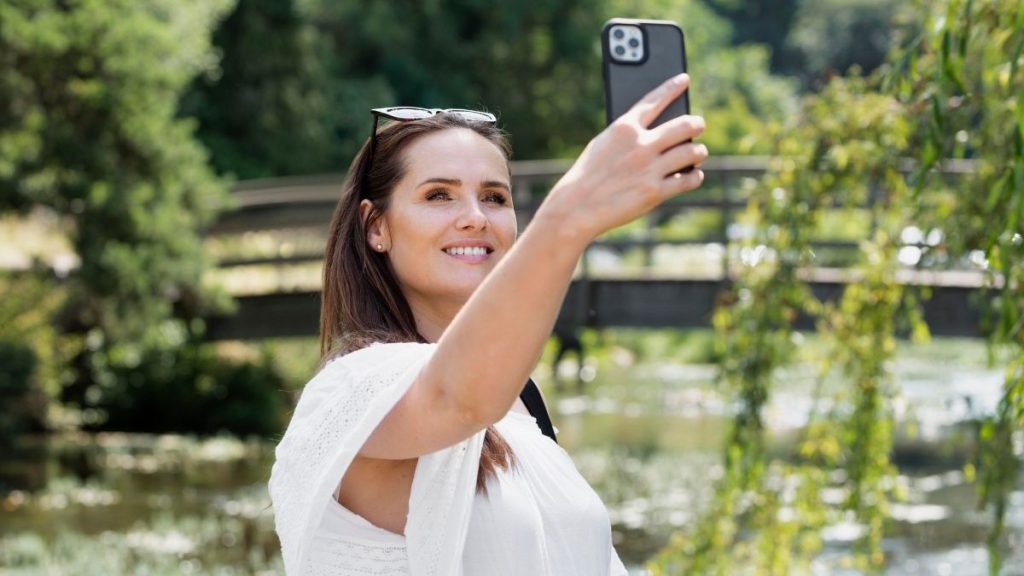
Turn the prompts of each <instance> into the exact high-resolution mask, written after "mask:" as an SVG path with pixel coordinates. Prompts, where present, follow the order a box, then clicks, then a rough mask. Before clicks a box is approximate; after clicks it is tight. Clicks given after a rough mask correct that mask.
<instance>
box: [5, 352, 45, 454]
mask: <svg viewBox="0 0 1024 576" xmlns="http://www.w3.org/2000/svg"><path fill="white" fill-rule="evenodd" d="M38 362H39V361H38V360H37V359H36V356H35V353H33V351H32V348H30V347H28V346H26V345H25V344H15V343H13V342H2V341H0V366H3V367H4V369H3V371H2V372H0V446H9V445H10V444H11V443H12V440H13V438H14V437H15V436H17V435H18V434H20V433H22V432H25V431H27V430H28V429H29V428H31V427H32V425H33V424H36V426H38V425H39V423H40V422H41V421H42V420H43V416H44V414H42V412H44V411H43V410H40V408H45V406H46V403H45V402H41V403H40V402H35V403H33V401H32V400H33V398H32V395H31V393H32V391H33V382H32V380H33V376H34V375H35V372H36V370H37V365H38ZM36 398H37V399H38V395H37V396H36ZM33 404H35V406H33Z"/></svg>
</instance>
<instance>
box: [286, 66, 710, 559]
mask: <svg viewBox="0 0 1024 576" xmlns="http://www.w3.org/2000/svg"><path fill="white" fill-rule="evenodd" d="M687 86H688V79H687V78H686V77H685V76H679V77H676V78H673V79H671V80H669V81H668V82H666V83H665V84H664V85H663V86H661V87H660V88H658V89H657V90H655V91H654V92H652V93H651V94H649V95H648V96H647V97H646V98H645V99H643V100H642V101H641V102H639V103H638V104H637V105H636V106H635V107H634V108H633V109H632V110H631V111H630V112H628V113H627V114H625V115H623V116H622V117H621V118H619V119H618V120H617V121H616V122H615V123H613V124H612V125H611V126H610V127H609V128H608V129H607V130H605V131H604V132H602V133H601V134H600V135H598V136H597V137H596V138H594V140H592V141H591V142H590V144H589V145H588V146H587V148H586V150H584V152H583V154H582V155H581V156H580V158H579V159H578V161H577V162H576V163H575V164H574V165H573V167H572V168H571V169H570V170H569V172H568V173H567V174H566V175H565V177H564V178H563V179H562V180H560V181H559V182H558V184H557V185H556V186H555V187H554V189H553V190H552V191H551V193H550V194H549V195H548V197H547V198H546V199H545V201H544V203H543V205H542V206H541V207H540V208H539V209H538V210H537V212H536V214H535V216H534V219H533V222H532V223H531V225H530V227H529V228H528V229H527V230H526V232H525V233H524V234H523V236H522V238H520V239H518V240H517V239H516V230H517V228H516V219H515V211H514V210H513V206H512V199H511V195H510V193H509V192H510V190H509V181H510V178H509V166H508V159H509V155H510V152H509V148H508V144H507V142H506V140H505V138H504V136H503V134H502V133H501V131H500V130H498V129H497V128H496V127H495V126H494V117H493V116H490V115H489V114H486V113H480V112H473V111H466V110H449V111H440V110H426V109H418V108H391V109H378V110H374V118H375V127H374V133H373V135H372V137H371V138H370V139H369V141H368V142H367V143H366V145H364V146H363V149H362V150H361V151H360V153H359V154H358V155H357V156H356V158H355V160H354V161H353V164H352V167H351V170H350V171H349V176H348V179H347V181H346V184H345V187H344V189H343V191H342V196H341V198H340V200H339V203H338V207H337V210H336V211H335V215H334V220H333V223H332V225H331V232H330V238H329V240H328V245H327V249H326V254H325V259H324V261H325V264H324V275H323V294H322V307H321V331H320V334H321V357H322V364H321V367H320V370H319V372H318V373H317V374H316V375H315V376H314V377H313V379H312V380H310V382H309V383H308V384H307V385H306V387H305V388H304V390H303V393H302V397H301V399H300V400H299V403H298V405H297V406H296V409H295V413H294V415H293V417H292V421H291V423H290V424H289V427H288V430H287V432H286V434H285V436H284V438H283V439H282V441H281V443H280V444H279V445H278V448H277V452H276V456H277V461H276V462H275V464H274V468H273V471H272V475H271V480H270V492H271V497H272V499H273V505H274V514H275V522H276V526H277V531H278V535H279V536H280V539H281V545H282V550H283V556H284V561H285V566H286V569H287V571H288V572H289V573H291V574H357V573H358V574H364V573H373V574H412V575H419V574H437V575H449V574H498V575H503V574H507V575H514V574H559V575H561V574H588V575H589V574H624V573H625V569H624V568H623V566H622V563H621V562H620V561H619V558H618V555H617V554H616V553H615V550H614V548H613V547H612V543H611V530H610V525H609V521H608V514H607V511H606V510H605V508H604V505H603V504H602V503H601V501H600V499H599V498H598V497H597V495H596V494H595V493H594V491H593V490H592V489H591V488H590V486H589V485H588V484H587V482H586V481H585V480H584V479H583V478H582V477H581V476H580V474H579V473H578V472H577V471H576V468H575V467H574V465H573V463H572V461H571V460H570V459H569V457H568V455H567V454H566V453H565V452H564V451H563V450H561V449H560V448H559V447H558V446H557V444H556V443H555V442H554V433H553V432H552V430H551V428H550V422H549V420H548V418H547V412H546V410H544V408H543V402H542V401H540V398H539V394H538V393H537V391H536V387H534V386H533V384H532V382H529V381H528V378H529V375H530V372H531V371H532V370H533V368H534V366H535V364H536V362H537V360H538V358H539V357H540V353H541V350H542V347H543V345H544V343H545V341H546V339H547V337H548V335H549V333H550V331H551V329H552V327H553V325H554V321H555V318H556V316H557V314H558V311H559V308H560V306H561V303H562V300H563V299H564V297H565V293H566V290H567V289H568V285H569V282H570V280H571V277H572V272H573V269H574V268H575V266H576V262H577V260H578V258H579V257H580V255H581V254H582V252H583V250H584V249H585V248H586V246H587V244H588V243H589V242H590V241H591V240H593V239H594V238H595V237H596V236H598V235H599V234H601V233H602V232H604V231H606V230H608V229H610V228H613V227H615V226H618V225H620V224H623V223H625V222H628V221H630V220H632V219H634V218H636V217H638V216H640V215H642V214H644V213H646V212H647V211H649V210H650V209H651V208H653V207H654V206H656V205H657V204H659V203H660V202H662V201H664V200H666V199H668V198H670V197H672V196H674V195H676V194H679V193H682V192H686V191H689V190H692V189H694V188H696V187H697V186H699V185H700V183H701V182H702V181H703V173H702V172H701V171H700V170H699V169H695V170H693V171H692V172H690V173H687V174H680V173H679V170H680V169H681V168H682V167H685V166H690V165H698V166H699V165H700V163H701V162H703V161H704V159H705V158H706V157H707V150H706V148H704V146H702V145H700V144H696V143H692V142H688V141H689V140H692V139H693V138H695V137H697V136H699V135H700V134H701V132H702V131H703V128H704V124H703V120H702V119H700V118H699V117H694V116H683V117H680V118H678V119H676V120H673V121H670V122H667V123H665V124H662V125H660V126H658V127H657V128H652V129H648V128H647V127H648V126H649V125H650V123H651V122H652V121H653V120H654V118H656V117H657V116H658V115H659V113H660V112H661V111H662V110H663V109H664V108H665V107H666V106H667V105H668V104H669V103H670V102H671V101H672V100H674V99H675V98H677V97H679V95H680V94H682V93H683V91H684V90H685V89H686V88H687ZM379 116H385V117H388V118H391V119H393V120H398V121H397V122H394V123H391V124H388V125H386V126H384V127H383V128H382V129H381V130H380V131H379V132H378V131H377V129H376V120H377V118H378V117H379ZM581 207H586V210H582V209H581ZM524 383H525V386H524ZM528 406H529V407H528Z"/></svg>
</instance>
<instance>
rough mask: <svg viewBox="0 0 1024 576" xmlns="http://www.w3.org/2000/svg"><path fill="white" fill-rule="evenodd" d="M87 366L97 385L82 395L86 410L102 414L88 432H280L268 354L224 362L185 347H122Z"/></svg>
mask: <svg viewBox="0 0 1024 576" xmlns="http://www.w3.org/2000/svg"><path fill="white" fill-rule="evenodd" d="M92 361H93V364H94V369H96V370H95V372H96V373H97V374H98V375H99V377H97V382H98V384H97V385H95V386H94V387H93V388H92V389H91V390H88V391H87V392H86V394H85V406H84V407H85V408H91V409H95V410H97V411H99V413H100V414H101V415H102V417H101V418H100V420H99V422H98V423H97V424H96V425H94V426H93V428H97V429H103V430H118V431H131V432H154V433H158V432H182V433H198V434H212V433H217V432H231V433H234V434H241V435H244V434H257V435H261V436H270V435H274V434H277V433H280V431H281V429H282V424H283V411H284V407H285V393H284V392H283V388H284V378H283V377H282V376H281V375H280V374H279V372H278V370H277V369H276V367H275V366H274V364H273V361H272V359H271V358H270V356H269V355H267V354H264V355H262V356H261V357H260V358H259V359H258V360H256V361H250V360H235V359H228V358H224V357H221V356H219V355H218V354H217V353H216V351H215V350H214V349H213V347H212V345H210V344H204V343H201V342H199V341H193V340H188V341H186V342H184V343H183V344H181V345H180V346H176V347H169V348H150V349H147V350H142V351H132V350H124V349H123V347H119V348H115V349H113V350H110V351H108V352H106V353H105V354H104V353H97V354H95V355H94V356H93V358H92Z"/></svg>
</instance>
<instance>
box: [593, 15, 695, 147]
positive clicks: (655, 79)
mask: <svg viewBox="0 0 1024 576" xmlns="http://www.w3.org/2000/svg"><path fill="white" fill-rule="evenodd" d="M601 54H602V59H603V61H604V63H603V64H604V65H603V70H604V98H605V100H604V101H605V111H606V113H607V120H608V123H609V124H611V123H612V121H614V120H615V119H616V118H618V117H619V116H622V115H623V114H624V113H625V112H626V111H627V110H629V109H630V108H632V107H633V104H636V103H637V101H639V100H640V99H641V98H643V97H644V96H645V95H646V94H647V93H648V92H650V91H651V90H653V89H655V88H657V87H658V86H660V85H661V83H662V82H664V81H665V80H668V79H669V78H670V77H672V76H675V75H676V74H680V73H682V72H686V47H685V43H684V41H683V30H682V29H681V28H680V27H679V25H678V24H676V23H675V22H670V21H668V20H631V19H626V18H613V19H611V20H609V21H608V22H605V25H604V28H602V29H601ZM689 113H690V91H689V90H687V91H686V92H683V94H682V95H681V96H680V97H679V98H677V99H676V101H675V102H673V103H672V104H670V105H669V106H668V108H666V109H665V111H664V112H662V113H661V115H660V116H658V117H657V118H656V119H655V120H654V122H653V123H652V124H651V125H650V127H652V128H653V127H654V126H658V125H660V124H663V123H665V122H667V121H668V120H671V119H672V118H675V117H677V116H682V115H683V114H689Z"/></svg>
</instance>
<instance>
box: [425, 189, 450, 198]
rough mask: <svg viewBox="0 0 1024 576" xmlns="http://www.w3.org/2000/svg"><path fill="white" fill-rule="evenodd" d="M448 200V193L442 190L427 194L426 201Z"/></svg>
mask: <svg viewBox="0 0 1024 576" xmlns="http://www.w3.org/2000/svg"><path fill="white" fill-rule="evenodd" d="M449 198H451V196H450V195H449V194H448V191H447V190H444V189H442V188H438V189H436V190H431V191H430V192H427V200H448V199H449Z"/></svg>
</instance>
